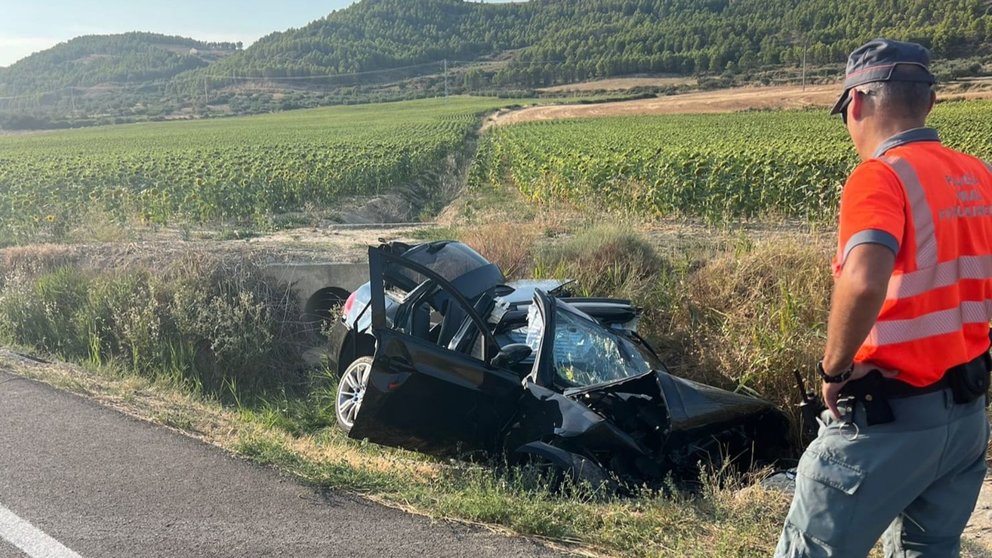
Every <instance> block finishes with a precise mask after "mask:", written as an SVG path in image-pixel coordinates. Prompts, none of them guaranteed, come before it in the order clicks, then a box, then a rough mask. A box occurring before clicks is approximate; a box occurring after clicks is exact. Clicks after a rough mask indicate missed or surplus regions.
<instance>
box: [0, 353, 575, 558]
mask: <svg viewBox="0 0 992 558" xmlns="http://www.w3.org/2000/svg"><path fill="white" fill-rule="evenodd" d="M19 548H20V549H27V552H24V551H22V550H19ZM25 555H29V556H34V557H42V556H44V557H51V558H75V556H77V555H78V556H82V557H86V558H95V557H100V556H129V557H130V556H135V557H143V556H153V557H157V556H181V557H201V556H287V557H288V556H308V557H310V556H348V557H363V556H375V557H385V556H417V557H434V556H441V557H448V556H451V557H454V556H466V557H471V558H482V557H487V556H493V557H497V556H498V557H508V556H542V557H543V556H555V555H561V554H558V553H556V552H554V551H552V550H550V549H548V548H545V547H543V546H541V545H538V544H536V543H533V542H530V541H527V540H522V539H514V538H508V537H503V536H499V535H496V534H493V533H490V532H488V531H485V530H481V529H475V528H471V527H466V526H462V525H456V524H450V523H445V522H431V521H430V520H429V519H425V518H420V517H416V516H411V515H408V514H404V513H402V512H400V511H397V510H393V509H389V508H385V507H382V506H379V505H377V504H374V503H371V502H368V501H366V500H363V499H361V498H358V497H355V496H351V495H347V494H342V493H335V492H321V491H318V490H316V489H314V488H312V487H307V486H305V485H302V484H300V483H298V482H296V481H294V480H292V479H288V478H286V477H283V476H281V475H280V474H279V473H278V472H276V471H274V470H271V469H269V468H266V467H261V466H257V465H254V464H251V463H249V462H247V461H244V460H241V459H238V458H235V457H232V456H229V455H227V454H226V453H224V452H223V451H221V450H220V449H217V448H214V447H212V446H208V445H206V444H203V443H201V442H198V441H196V440H193V439H190V438H187V437H184V436H182V435H180V434H177V433H174V432H172V431H170V430H168V429H165V428H160V427H157V426H154V425H152V424H149V423H146V422H142V421H139V420H136V419H132V418H130V417H127V416H125V415H122V414H120V413H118V412H116V411H113V410H110V409H106V408H103V407H100V406H99V405H97V404H95V403H92V402H90V401H88V400H86V399H84V398H81V397H78V396H75V395H72V394H68V393H65V392H62V391H59V390H56V389H53V388H51V387H49V386H46V385H44V384H41V383H38V382H34V381H31V380H26V379H23V378H20V377H19V376H13V375H10V374H8V373H5V372H2V371H0V557H7V556H25Z"/></svg>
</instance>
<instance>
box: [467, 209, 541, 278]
mask: <svg viewBox="0 0 992 558" xmlns="http://www.w3.org/2000/svg"><path fill="white" fill-rule="evenodd" d="M542 233H543V231H542V227H541V226H540V225H537V224H534V223H529V224H526V223H492V224H488V225H480V226H477V227H472V228H468V229H465V230H464V231H462V232H461V233H460V234H459V237H460V239H461V240H462V241H463V242H465V243H466V244H468V245H469V246H471V247H472V248H474V249H475V250H476V251H478V252H479V253H480V254H482V255H483V256H484V257H485V258H486V259H488V260H489V261H491V262H493V263H494V264H496V265H498V266H499V268H500V269H501V270H503V275H505V276H506V277H507V278H509V279H517V278H520V277H521V276H522V275H524V274H527V273H529V272H530V268H531V265H532V260H533V250H534V246H535V244H536V243H537V240H538V239H539V238H540V237H541V236H542Z"/></svg>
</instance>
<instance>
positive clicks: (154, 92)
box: [0, 0, 992, 128]
mask: <svg viewBox="0 0 992 558" xmlns="http://www.w3.org/2000/svg"><path fill="white" fill-rule="evenodd" d="M877 36H888V37H892V38H897V39H909V40H914V41H918V42H921V43H923V44H925V45H927V46H929V47H931V49H932V50H933V53H934V55H935V57H936V58H938V59H959V58H968V59H969V60H968V61H957V62H955V63H954V66H955V74H954V75H975V74H980V73H982V72H985V71H988V69H989V68H992V0H530V1H529V2H513V3H502V4H483V3H477V2H468V1H464V0H362V1H360V2H357V3H356V4H354V5H352V6H351V7H349V8H346V9H343V10H338V11H336V12H333V13H331V14H329V15H328V16H326V17H324V18H321V19H319V20H317V21H314V22H311V23H309V24H307V25H305V26H303V27H301V28H298V29H289V30H286V31H279V32H275V33H272V34H270V35H268V36H266V37H263V38H262V39H260V40H259V41H257V42H256V43H255V44H253V45H251V47H249V48H247V49H244V50H242V49H241V48H240V45H234V44H230V43H220V44H212V43H202V42H198V41H194V40H192V39H184V38H180V37H166V36H162V35H154V34H150V33H126V34H123V35H113V36H89V37H80V38H77V39H74V40H72V41H69V42H66V43H63V44H60V45H58V46H56V47H54V48H52V49H50V50H47V51H44V52H41V53H38V54H34V55H32V56H30V57H28V58H26V59H24V60H21V61H20V62H17V63H16V64H14V65H12V66H11V67H9V68H0V128H24V127H29V128H30V127H59V126H74V125H86V124H95V123H107V122H117V121H126V120H140V119H147V118H170V117H177V116H182V117H192V116H194V115H195V116H208V115H213V114H244V113H255V112H263V111H270V110H283V109H289V108H298V107H307V106H317V105H326V104H335V103H355V102H370V101H377V100H395V99H401V98H414V97H423V96H432V95H441V94H444V93H446V92H448V91H449V90H450V92H452V93H456V94H458V93H480V92H484V93H487V94H490V93H494V92H496V93H500V94H508V95H509V94H513V95H516V94H519V95H527V96H530V95H534V94H535V92H534V91H533V89H534V88H539V87H542V86H547V85H555V84H561V83H571V82H577V81H584V80H588V79H593V78H605V77H615V76H623V75H631V74H680V75H707V74H708V75H715V74H719V75H721V76H724V77H726V76H727V75H728V74H730V76H732V77H733V78H734V79H738V78H740V79H741V80H744V81H746V80H748V79H752V76H757V75H759V74H760V73H761V72H764V73H766V74H767V73H768V72H766V70H771V71H772V72H775V71H777V69H779V68H795V67H796V66H797V65H798V64H799V62H800V60H802V58H803V52H804V51H806V53H807V59H808V61H809V63H810V64H813V65H821V64H828V63H829V64H843V62H844V60H845V58H846V56H847V54H848V52H850V51H851V50H852V49H854V48H855V47H856V46H857V45H859V44H861V43H863V42H864V41H866V40H869V39H871V38H874V37H877ZM442 61H447V63H448V64H447V68H449V69H452V70H451V72H450V73H449V74H448V75H444V76H442V75H441V74H442V69H443V68H445V65H444V64H443V63H442ZM946 67H947V65H944V66H937V69H938V74H939V73H940V71H941V69H942V68H946ZM962 68H963V69H964V70H963V73H957V72H958V70H959V69H962ZM756 70H760V72H759V71H756ZM827 71H828V73H829V72H833V70H832V69H830V68H827ZM831 75H833V74H831ZM758 79H760V78H758Z"/></svg>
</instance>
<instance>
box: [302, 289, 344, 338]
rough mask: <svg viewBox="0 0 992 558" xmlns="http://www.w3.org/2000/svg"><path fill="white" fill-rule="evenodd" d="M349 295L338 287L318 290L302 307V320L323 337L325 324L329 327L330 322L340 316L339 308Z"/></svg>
mask: <svg viewBox="0 0 992 558" xmlns="http://www.w3.org/2000/svg"><path fill="white" fill-rule="evenodd" d="M349 295H351V293H350V292H348V291H347V290H345V289H342V288H338V287H327V288H324V289H320V290H318V291H317V292H315V293H314V294H313V295H311V296H310V298H309V299H307V303H306V305H305V306H304V307H303V320H304V321H306V322H308V323H310V324H312V326H313V330H314V332H315V333H316V334H317V335H320V336H321V337H323V336H324V335H323V332H322V330H323V329H324V327H325V324H327V325H329V324H330V323H331V320H334V319H336V318H338V317H339V316H340V313H341V308H342V307H343V306H344V303H345V301H346V300H348V296H349Z"/></svg>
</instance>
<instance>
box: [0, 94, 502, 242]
mask: <svg viewBox="0 0 992 558" xmlns="http://www.w3.org/2000/svg"><path fill="white" fill-rule="evenodd" d="M499 103H500V102H499V101H496V100H486V99H457V98H455V99H451V100H450V101H448V102H444V101H436V100H431V101H418V102H410V103H395V104H383V105H365V106H361V107H357V106H356V107H334V108H327V109H317V110H307V111H295V112H288V113H281V114H272V115H264V116H260V117H249V118H236V119H224V120H212V121H200V122H173V123H156V124H140V125H128V126H115V127H107V128H99V129H88V130H74V131H69V132H63V133H53V134H48V133H43V134H32V135H14V136H5V137H0V240H3V239H6V240H7V241H8V242H10V241H11V240H12V239H13V241H16V240H17V239H19V238H28V237H31V236H36V235H37V233H39V232H44V231H45V230H50V229H56V228H62V229H64V228H66V227H71V226H72V225H73V224H75V223H77V222H78V221H79V220H80V219H82V218H84V217H85V216H87V215H91V214H92V213H93V211H94V210H98V211H99V212H100V213H101V214H102V216H104V217H106V216H108V215H109V217H110V218H111V219H113V220H115V221H117V222H119V223H122V224H125V223H131V222H135V221H144V222H150V223H162V224H164V223H173V222H176V221H179V220H182V221H186V222H193V223H203V222H217V221H230V220H240V221H250V222H257V221H259V220H260V219H262V218H265V217H266V216H271V215H273V214H280V213H285V212H293V211H299V210H300V209H301V208H303V207H304V206H307V205H310V206H314V207H328V206H332V205H333V204H334V203H335V202H336V201H338V200H340V199H341V197H342V196H349V195H369V194H378V193H382V192H386V191H390V190H395V189H398V188H403V187H406V186H409V185H411V183H414V182H417V181H418V180H421V179H423V178H424V177H425V176H430V175H431V174H432V173H434V172H436V171H438V170H439V169H440V168H441V165H442V164H443V162H444V161H445V159H446V157H447V155H448V154H450V153H451V152H452V151H453V150H457V149H460V148H461V146H462V145H463V144H464V141H465V138H466V136H467V135H469V134H471V133H474V130H475V128H476V127H477V125H478V120H479V115H480V114H481V113H483V112H486V111H488V110H491V109H492V108H494V107H495V106H499Z"/></svg>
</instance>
